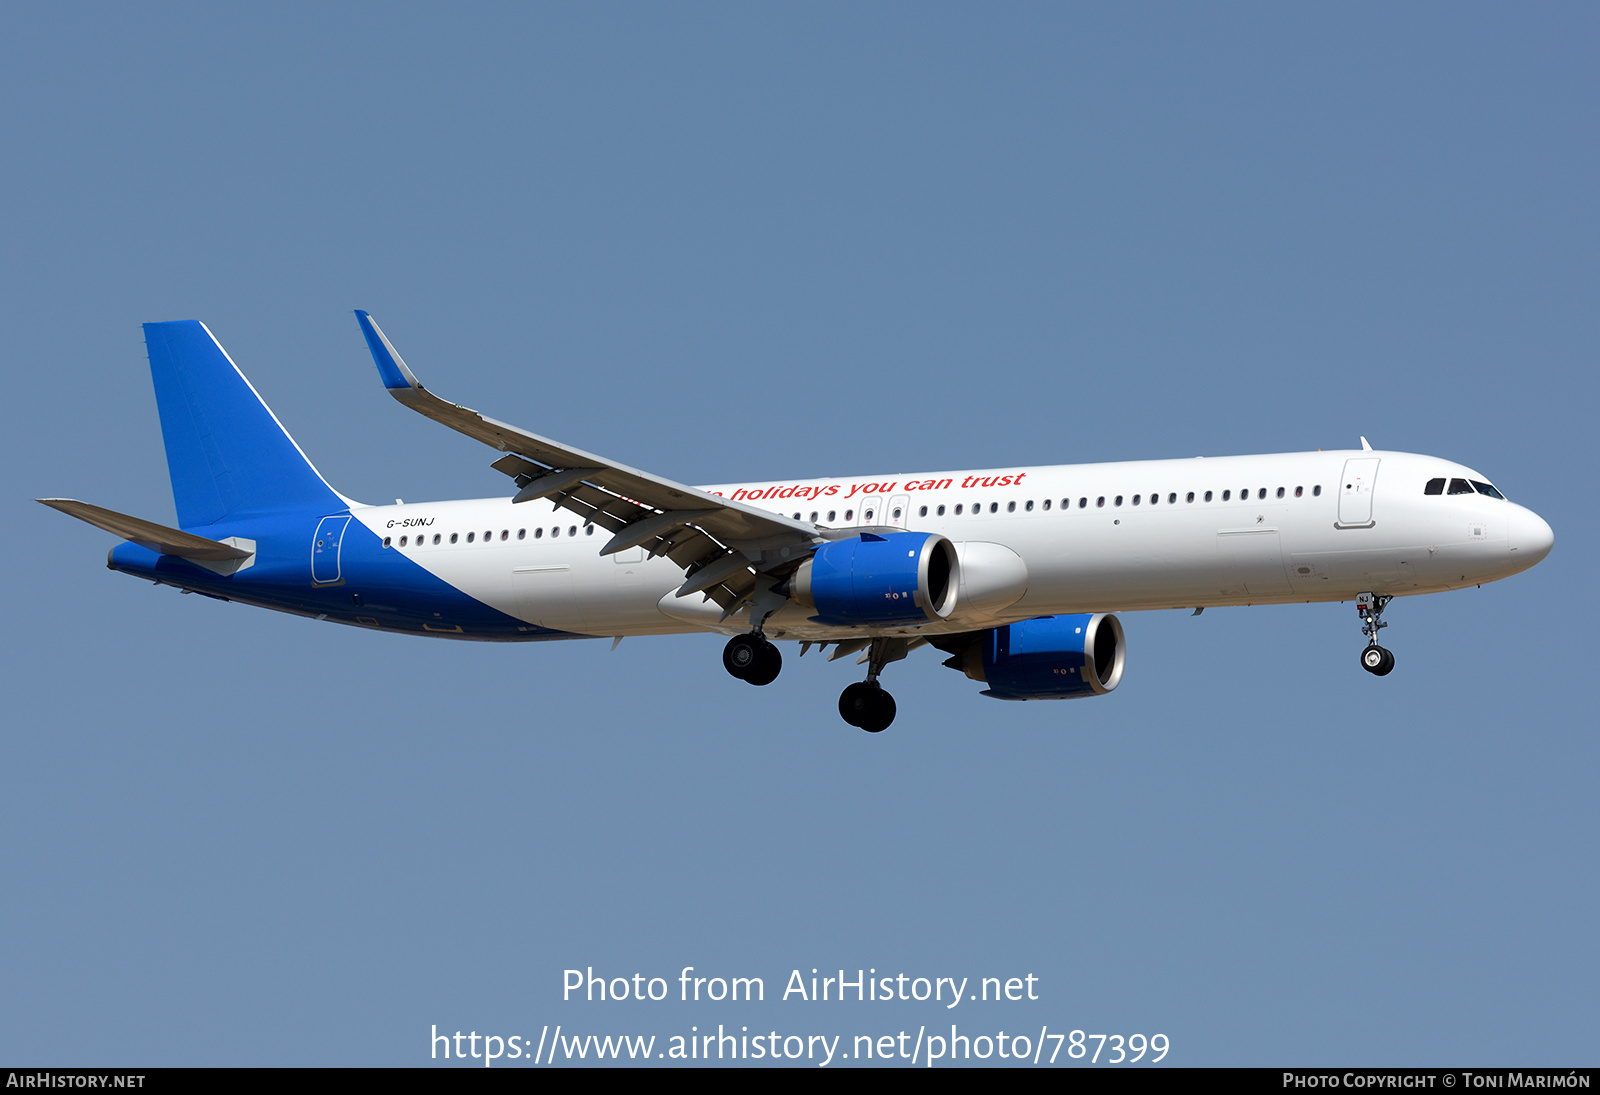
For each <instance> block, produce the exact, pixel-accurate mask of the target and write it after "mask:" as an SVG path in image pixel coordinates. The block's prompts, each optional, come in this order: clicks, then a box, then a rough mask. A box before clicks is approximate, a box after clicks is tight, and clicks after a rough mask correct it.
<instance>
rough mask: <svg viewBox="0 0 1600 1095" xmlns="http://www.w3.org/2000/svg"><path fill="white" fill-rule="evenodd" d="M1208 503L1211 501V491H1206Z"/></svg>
mask: <svg viewBox="0 0 1600 1095" xmlns="http://www.w3.org/2000/svg"><path fill="white" fill-rule="evenodd" d="M1206 501H1207V502H1209V501H1211V492H1210V491H1206Z"/></svg>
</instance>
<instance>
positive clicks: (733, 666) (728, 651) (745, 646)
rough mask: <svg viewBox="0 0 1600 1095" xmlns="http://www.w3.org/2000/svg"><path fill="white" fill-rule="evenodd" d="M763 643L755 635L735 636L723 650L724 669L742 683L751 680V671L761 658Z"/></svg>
mask: <svg viewBox="0 0 1600 1095" xmlns="http://www.w3.org/2000/svg"><path fill="white" fill-rule="evenodd" d="M762 641H763V640H761V639H758V638H756V637H755V636H754V635H735V636H734V637H733V638H731V639H729V640H728V645H727V646H725V647H723V648H722V668H724V669H726V670H727V671H728V673H729V675H730V676H734V677H738V678H739V679H740V680H741V681H742V680H747V679H749V677H750V671H751V670H752V669H754V668H755V666H756V662H757V661H758V660H759V659H760V657H761V643H762Z"/></svg>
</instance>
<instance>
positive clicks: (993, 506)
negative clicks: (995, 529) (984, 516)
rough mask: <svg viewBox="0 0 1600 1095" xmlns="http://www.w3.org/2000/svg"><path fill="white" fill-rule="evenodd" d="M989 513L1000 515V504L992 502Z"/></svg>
mask: <svg viewBox="0 0 1600 1095" xmlns="http://www.w3.org/2000/svg"><path fill="white" fill-rule="evenodd" d="M989 512H990V513H999V512H1000V503H999V502H990V503H989Z"/></svg>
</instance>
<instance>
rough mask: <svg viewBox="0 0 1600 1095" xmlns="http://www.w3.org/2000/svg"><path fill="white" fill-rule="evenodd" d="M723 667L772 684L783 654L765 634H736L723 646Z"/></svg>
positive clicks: (748, 679) (747, 678)
mask: <svg viewBox="0 0 1600 1095" xmlns="http://www.w3.org/2000/svg"><path fill="white" fill-rule="evenodd" d="M722 667H723V668H724V669H726V670H727V671H728V672H729V673H730V674H731V675H733V676H735V677H738V678H739V679H740V680H741V681H746V682H748V683H750V684H771V683H772V682H773V681H775V680H777V679H778V674H779V673H780V672H782V670H783V655H782V654H780V653H778V648H777V647H776V646H774V645H773V644H772V643H770V642H768V641H767V639H766V637H765V636H763V635H755V634H751V635H735V636H734V637H733V638H731V639H729V640H728V645H727V646H725V647H723V648H722ZM885 725H887V724H885Z"/></svg>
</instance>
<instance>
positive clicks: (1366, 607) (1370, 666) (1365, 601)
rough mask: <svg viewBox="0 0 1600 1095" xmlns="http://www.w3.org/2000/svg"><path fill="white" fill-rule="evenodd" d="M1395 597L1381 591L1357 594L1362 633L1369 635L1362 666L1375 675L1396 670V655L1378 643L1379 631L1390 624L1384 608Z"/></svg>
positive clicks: (1384, 675) (1386, 674) (1380, 675)
mask: <svg viewBox="0 0 1600 1095" xmlns="http://www.w3.org/2000/svg"><path fill="white" fill-rule="evenodd" d="M1392 600H1394V598H1393V597H1389V596H1385V595H1383V594H1381V593H1361V594H1357V596H1356V612H1358V613H1359V614H1360V615H1361V634H1363V635H1365V636H1366V637H1367V648H1366V649H1365V650H1363V651H1362V652H1361V668H1362V669H1365V670H1366V671H1367V672H1368V673H1371V674H1372V675H1373V676H1374V677H1387V676H1388V675H1389V674H1390V673H1392V672H1394V655H1393V654H1392V653H1390V652H1389V651H1388V650H1386V649H1385V648H1384V647H1381V646H1379V645H1378V632H1379V631H1381V630H1383V629H1384V628H1386V627H1388V626H1389V625H1388V624H1386V623H1384V622H1383V610H1384V609H1385V608H1387V607H1388V606H1389V602H1390V601H1392Z"/></svg>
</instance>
